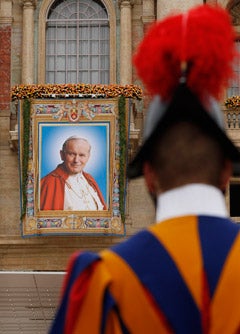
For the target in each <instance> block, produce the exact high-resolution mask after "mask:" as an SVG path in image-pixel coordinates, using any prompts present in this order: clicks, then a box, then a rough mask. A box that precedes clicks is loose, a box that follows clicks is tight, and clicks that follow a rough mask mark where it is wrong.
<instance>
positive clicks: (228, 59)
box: [133, 5, 236, 100]
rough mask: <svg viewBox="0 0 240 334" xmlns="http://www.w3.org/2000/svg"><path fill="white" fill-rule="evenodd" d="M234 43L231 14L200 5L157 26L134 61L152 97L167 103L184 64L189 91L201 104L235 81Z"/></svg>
mask: <svg viewBox="0 0 240 334" xmlns="http://www.w3.org/2000/svg"><path fill="white" fill-rule="evenodd" d="M234 38H235V33H234V29H233V27H232V25H231V19H230V16H229V14H228V13H227V12H226V11H225V10H224V9H223V8H220V7H211V6H209V5H201V6H197V7H195V8H193V9H191V10H189V11H188V12H187V13H185V14H178V15H174V16H169V17H167V18H165V19H164V20H163V21H159V22H155V23H154V24H153V26H152V27H151V28H150V29H149V30H148V32H147V33H146V35H145V37H144V39H143V40H142V42H141V43H140V45H139V47H138V49H137V52H136V54H135V55H134V58H133V62H134V65H135V67H136V69H137V73H138V75H139V77H140V78H141V79H142V81H143V83H144V84H145V86H146V89H147V90H148V91H149V93H150V94H151V95H155V94H160V95H161V97H162V98H163V99H165V100H168V99H169V98H170V97H171V95H172V93H173V92H174V90H175V88H176V87H177V86H178V84H179V80H180V77H181V75H182V69H181V67H182V65H184V64H186V82H187V85H188V87H189V88H190V89H191V90H192V91H193V92H194V93H195V94H196V95H197V96H198V97H199V98H201V99H203V98H204V97H205V96H206V95H212V96H214V97H215V98H217V99H218V98H220V94H221V93H222V91H223V89H224V88H225V87H227V84H228V80H230V79H231V78H232V77H233V68H232V63H233V60H234V57H235V56H236V50H235V45H234Z"/></svg>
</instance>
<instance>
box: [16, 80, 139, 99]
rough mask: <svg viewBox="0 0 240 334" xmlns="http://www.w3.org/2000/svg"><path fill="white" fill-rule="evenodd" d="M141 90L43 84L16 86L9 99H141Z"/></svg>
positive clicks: (130, 86)
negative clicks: (122, 97) (121, 97)
mask: <svg viewBox="0 0 240 334" xmlns="http://www.w3.org/2000/svg"><path fill="white" fill-rule="evenodd" d="M142 95H143V94H142V89H141V87H139V86H136V85H117V84H112V85H101V84H99V85H93V84H83V83H78V84H43V85H16V86H14V87H13V88H12V90H11V99H12V101H15V100H22V99H30V98H35V99H36V98H61V97H63V98H67V97H69V98H72V97H80V98H81V97H83V98H86V97H92V98H114V97H119V96H124V97H126V98H137V99H141V98H142Z"/></svg>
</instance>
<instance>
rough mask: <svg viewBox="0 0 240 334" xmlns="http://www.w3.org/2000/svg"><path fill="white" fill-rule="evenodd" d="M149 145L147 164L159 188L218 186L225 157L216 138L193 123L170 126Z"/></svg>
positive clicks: (164, 189)
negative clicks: (199, 185) (200, 184)
mask: <svg viewBox="0 0 240 334" xmlns="http://www.w3.org/2000/svg"><path fill="white" fill-rule="evenodd" d="M153 146H154V147H153V148H152V150H151V154H150V158H149V163H150V164H151V165H152V167H153V168H154V170H155V171H156V173H157V177H158V181H159V185H160V187H161V189H162V190H163V191H166V190H169V189H172V188H175V187H177V186H181V185H184V184H187V183H192V182H193V183H207V184H210V185H214V186H217V187H219V185H220V173H221V170H222V166H223V163H224V161H225V159H226V157H225V155H224V153H223V151H222V149H221V147H220V144H219V143H218V142H217V140H216V139H215V138H213V137H210V135H208V134H206V133H205V132H204V131H203V130H201V129H200V128H199V127H198V126H197V125H194V124H191V123H188V122H179V123H177V124H175V125H172V126H171V127H169V128H168V129H166V130H165V132H164V134H162V135H161V136H159V137H158V138H157V139H156V142H155V144H154V145H153Z"/></svg>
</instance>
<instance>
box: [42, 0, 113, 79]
mask: <svg viewBox="0 0 240 334" xmlns="http://www.w3.org/2000/svg"><path fill="white" fill-rule="evenodd" d="M109 32H110V31H109V20H108V15H107V11H106V9H105V7H104V6H103V4H102V3H101V2H100V1H86V0H63V1H59V0H58V1H56V2H55V3H54V4H53V6H52V7H51V8H50V11H49V14H48V18H47V29H46V82H47V83H77V82H82V83H92V84H98V83H100V84H108V83H109V72H110V71H109V53H110V51H109Z"/></svg>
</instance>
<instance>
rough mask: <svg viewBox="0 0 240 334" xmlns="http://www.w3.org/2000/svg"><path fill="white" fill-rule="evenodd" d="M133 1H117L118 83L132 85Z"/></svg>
mask: <svg viewBox="0 0 240 334" xmlns="http://www.w3.org/2000/svg"><path fill="white" fill-rule="evenodd" d="M133 3H134V1H133V0H119V4H120V12H121V14H120V25H121V36H120V83H121V84H122V85H127V84H129V85H130V84H132V5H133Z"/></svg>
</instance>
